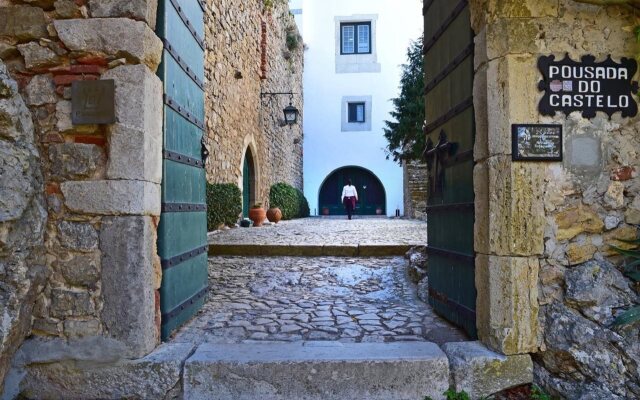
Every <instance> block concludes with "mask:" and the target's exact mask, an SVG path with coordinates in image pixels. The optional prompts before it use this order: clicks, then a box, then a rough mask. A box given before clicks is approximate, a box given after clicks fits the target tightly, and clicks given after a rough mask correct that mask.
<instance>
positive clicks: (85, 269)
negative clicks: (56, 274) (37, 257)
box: [57, 254, 100, 286]
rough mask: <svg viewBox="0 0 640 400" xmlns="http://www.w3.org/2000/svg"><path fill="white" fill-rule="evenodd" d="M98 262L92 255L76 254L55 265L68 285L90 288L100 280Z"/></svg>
mask: <svg viewBox="0 0 640 400" xmlns="http://www.w3.org/2000/svg"><path fill="white" fill-rule="evenodd" d="M99 265H100V264H99V261H98V260H97V259H96V257H95V255H93V254H78V255H75V256H73V258H71V260H69V261H60V262H58V263H57V269H58V270H59V271H60V273H61V274H62V277H63V278H64V279H65V281H66V282H67V283H68V284H69V285H74V286H92V285H95V284H96V282H97V281H98V279H99V278H100V266H99Z"/></svg>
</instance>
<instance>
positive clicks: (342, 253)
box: [209, 244, 414, 257]
mask: <svg viewBox="0 0 640 400" xmlns="http://www.w3.org/2000/svg"><path fill="white" fill-rule="evenodd" d="M412 247H414V246H412V245H408V244H400V245H398V244H353V245H322V244H318V245H314V244H309V245H271V244H209V256H246V257H255V256H263V257H287V256H289V257H388V256H404V255H405V254H406V252H407V251H409V250H410V249H411V248H412Z"/></svg>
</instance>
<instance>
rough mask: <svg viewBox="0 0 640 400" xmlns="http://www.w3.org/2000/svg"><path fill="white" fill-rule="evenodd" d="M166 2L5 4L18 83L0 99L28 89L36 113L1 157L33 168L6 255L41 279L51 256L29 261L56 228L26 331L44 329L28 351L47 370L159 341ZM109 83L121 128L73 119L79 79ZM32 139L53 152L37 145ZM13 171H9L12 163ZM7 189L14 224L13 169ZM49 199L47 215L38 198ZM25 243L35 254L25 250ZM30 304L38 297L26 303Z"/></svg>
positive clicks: (2, 32) (1, 42)
mask: <svg viewBox="0 0 640 400" xmlns="http://www.w3.org/2000/svg"><path fill="white" fill-rule="evenodd" d="M25 3H28V4H25ZM156 7H157V2H156V1H154V0H148V1H136V2H130V1H124V0H122V1H118V0H110V1H99V0H76V1H70V0H57V1H53V0H51V1H49V0H43V1H28V2H24V1H9V0H0V57H1V58H2V59H3V60H4V62H5V63H6V65H7V67H8V70H9V73H10V75H11V76H12V77H13V78H14V79H15V80H16V81H17V82H18V85H17V86H16V85H14V86H15V87H13V86H12V87H11V88H10V89H9V91H8V92H7V91H6V90H5V91H4V92H3V95H2V96H0V97H6V96H14V92H16V91H19V92H20V93H21V94H22V96H23V97H24V99H25V102H26V105H27V106H28V111H26V110H27V109H26V108H25V106H24V105H22V106H21V108H16V109H17V110H24V113H28V112H29V111H30V115H25V114H24V113H22V111H20V113H16V115H18V116H19V118H20V119H19V122H20V124H18V125H16V129H14V130H13V132H14V133H13V135H14V136H13V137H12V136H11V134H12V133H11V132H12V131H11V129H10V130H9V136H8V137H7V135H6V134H5V130H4V129H5V126H4V124H0V127H2V129H3V131H2V134H1V135H0V137H2V140H3V142H2V146H3V147H2V148H6V146H8V145H12V146H14V148H18V147H20V146H22V147H21V149H22V150H20V151H22V152H23V153H24V155H23V156H21V157H19V158H17V159H16V160H15V163H13V164H10V165H13V167H12V168H14V170H13V172H11V171H12V170H9V172H11V173H13V174H17V173H18V172H19V171H18V169H17V168H18V167H17V166H18V165H20V168H23V169H24V171H22V172H21V173H22V174H23V178H24V182H23V183H21V185H23V187H21V188H19V189H20V190H22V191H17V192H16V193H18V194H17V195H16V199H12V198H11V197H9V198H8V199H9V201H10V202H13V201H15V202H16V203H18V202H21V203H22V204H23V207H22V208H16V210H18V212H15V213H14V214H12V215H8V216H6V217H7V218H8V220H9V221H12V222H10V224H13V225H6V224H5V222H4V221H2V228H1V229H0V232H3V235H0V236H2V240H3V241H5V243H8V244H5V245H3V246H7V247H3V248H2V250H0V251H1V252H2V254H6V251H7V250H6V249H7V248H8V247H11V251H13V252H14V254H15V255H16V256H15V257H14V261H11V263H12V264H7V265H11V267H10V268H9V267H4V268H3V271H7V272H10V271H13V272H11V273H14V274H15V273H18V272H19V273H20V274H22V275H25V274H27V273H32V272H33V271H31V270H33V268H35V265H39V261H40V259H38V262H36V261H33V262H29V258H28V256H29V247H30V246H31V245H32V244H34V243H37V241H38V240H39V238H40V237H41V236H42V233H41V232H40V224H43V226H42V230H43V231H44V250H43V251H44V254H43V257H42V260H43V262H42V265H43V275H45V276H46V277H47V279H46V283H45V284H44V285H43V286H42V287H38V288H39V289H40V290H38V293H37V296H36V299H35V303H34V305H33V313H32V321H29V323H28V324H26V325H25V326H24V329H22V330H21V331H20V334H21V335H20V336H23V337H24V336H25V334H27V333H30V334H31V339H30V340H29V341H28V342H25V345H24V346H23V350H24V352H26V353H29V352H32V353H37V355H38V357H37V358H39V360H38V361H37V362H38V364H39V365H46V364H47V363H50V362H58V361H65V360H75V359H77V358H75V356H74V355H73V354H71V353H72V352H69V354H66V353H65V351H64V350H61V349H65V348H73V350H74V351H75V352H77V353H83V352H84V353H83V357H84V359H85V361H89V360H91V359H92V358H95V359H96V360H100V359H102V358H103V356H104V354H106V353H109V354H110V357H112V358H113V357H115V358H136V357H141V356H143V355H145V354H147V353H149V352H150V351H151V350H153V349H154V348H155V346H156V345H157V343H158V340H159V337H158V335H159V329H158V326H157V324H156V320H157V318H156V313H157V312H159V310H158V307H157V292H156V290H157V289H158V288H159V285H160V275H161V272H160V271H161V270H160V263H159V259H158V257H157V255H156V247H155V246H156V244H155V242H156V238H155V235H156V226H157V223H158V216H159V214H160V181H161V162H162V159H161V157H162V156H161V154H162V151H161V143H162V139H161V138H162V84H161V82H160V80H159V78H158V77H157V76H156V75H155V71H156V69H157V67H158V64H159V62H160V57H161V52H162V43H161V41H160V40H159V39H158V38H157V37H156V35H155V33H154V32H153V28H154V26H155V15H156ZM96 79H113V80H115V84H116V98H115V101H116V119H117V122H116V123H115V124H113V125H108V126H106V125H105V126H97V125H74V124H72V122H71V101H70V100H71V84H72V82H74V81H78V80H96ZM3 82H5V81H3ZM2 101H5V102H6V100H2V99H0V102H2ZM15 102H16V106H15V107H18V105H17V104H18V103H17V100H15ZM0 115H2V113H0ZM15 118H18V117H15ZM30 118H32V119H33V124H31V119H30ZM0 121H2V119H1V117H0ZM20 127H21V128H20ZM20 129H22V131H21V130H20ZM30 135H32V136H33V139H34V140H35V143H37V149H38V151H39V154H40V157H38V151H36V147H34V146H33V145H29V143H28V142H29V138H30V137H31V136H30ZM5 138H7V139H5ZM10 151H16V150H10ZM1 162H2V163H6V162H5V161H4V157H3V161H1ZM0 165H4V164H0ZM0 168H4V166H0ZM1 187H2V189H1V190H2V191H3V192H2V193H3V195H2V196H1V198H2V200H0V202H1V203H0V204H2V211H0V212H2V217H1V218H5V211H4V208H5V206H6V204H5V196H4V190H5V187H4V171H3V184H2V185H1ZM19 196H22V198H20V199H18V198H17V197H19ZM42 198H44V200H45V205H44V207H45V208H44V209H43V208H41V207H40V206H39V204H40V203H39V202H38V199H42ZM26 204H30V206H29V207H28V208H27V207H24V205H26ZM20 210H22V211H20ZM47 214H48V219H47V220H46V224H45V223H44V216H45V215H47ZM21 215H24V217H23V219H22V220H21V219H20V218H21ZM5 220H6V219H5ZM17 221H24V222H20V223H30V224H31V226H30V227H29V229H28V234H29V235H31V237H30V238H28V239H29V240H25V241H24V242H23V243H21V244H19V243H14V241H15V240H16V239H17V238H18V237H19V236H15V235H20V229H22V228H20V229H19V224H18V222H17ZM40 221H43V222H40ZM7 229H8V232H9V236H8V238H7V236H6V235H7ZM25 229H26V228H25ZM22 235H23V237H25V238H27V236H26V235H27V233H24V232H23V233H22ZM6 240H9V242H7V241H6ZM20 246H24V249H25V252H24V254H20V253H17V252H15V250H16V249H18V248H19V247H20ZM25 260H26V261H25ZM3 262H4V260H3ZM3 273H4V272H3ZM123 278H126V279H123ZM3 281H5V280H4V279H3ZM23 281H24V279H22V280H18V279H16V282H15V284H16V285H18V284H20V285H22V286H21V287H20V293H21V296H23V297H25V296H26V294H27V293H30V290H29V287H28V285H27V284H26V283H24V282H23ZM12 285H14V284H13V283H12ZM10 300H11V301H10V303H9V305H10V307H13V308H15V304H14V305H12V303H13V302H14V301H15V300H14V299H13V298H11V299H10ZM29 307H30V303H29V302H25V303H24V308H25V309H27V308H29ZM29 328H30V329H29ZM12 335H15V336H17V332H16V333H12ZM45 344H48V345H45ZM63 344H64V345H63ZM11 345H12V346H16V345H17V341H15V340H14V341H13V342H11ZM65 346H67V347H65ZM87 354H89V355H87ZM23 366H24V365H18V367H23ZM0 372H2V371H1V370H0ZM0 377H2V374H0Z"/></svg>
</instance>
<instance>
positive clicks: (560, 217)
mask: <svg viewBox="0 0 640 400" xmlns="http://www.w3.org/2000/svg"><path fill="white" fill-rule="evenodd" d="M555 219H556V224H557V226H558V232H557V234H556V239H557V240H558V241H561V240H567V239H572V238H574V237H576V236H578V235H579V234H581V233H583V232H589V233H601V232H602V231H603V230H604V222H602V219H601V218H600V217H599V216H598V214H596V213H595V212H594V211H593V210H591V209H590V208H588V207H586V206H583V205H579V206H577V207H571V208H569V209H567V210H565V211H562V212H560V213H558V214H556V216H555Z"/></svg>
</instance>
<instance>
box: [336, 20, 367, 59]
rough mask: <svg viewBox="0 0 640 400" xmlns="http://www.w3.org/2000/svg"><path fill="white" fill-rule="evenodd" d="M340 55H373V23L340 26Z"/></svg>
mask: <svg viewBox="0 0 640 400" xmlns="http://www.w3.org/2000/svg"><path fill="white" fill-rule="evenodd" d="M340 54H371V22H357V23H343V24H340Z"/></svg>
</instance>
